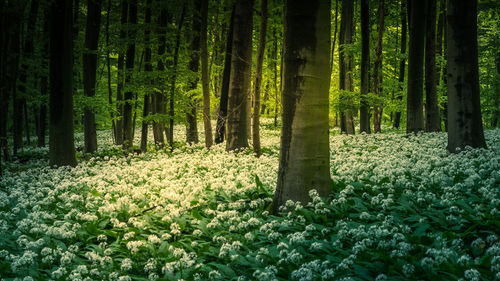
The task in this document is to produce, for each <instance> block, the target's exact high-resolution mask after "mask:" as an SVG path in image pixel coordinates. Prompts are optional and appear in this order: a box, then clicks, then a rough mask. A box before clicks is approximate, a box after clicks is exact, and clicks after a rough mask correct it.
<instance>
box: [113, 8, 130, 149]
mask: <svg viewBox="0 0 500 281" xmlns="http://www.w3.org/2000/svg"><path fill="white" fill-rule="evenodd" d="M121 9H122V12H121V27H120V44H121V46H124V45H125V43H126V38H127V32H126V30H125V26H126V25H127V17H128V0H122V3H121ZM124 66H125V54H124V53H123V51H122V50H121V49H120V52H119V53H118V65H117V67H118V79H117V80H118V82H117V84H116V117H117V119H116V144H117V145H122V144H123V93H122V90H123V82H124V72H125V69H124Z"/></svg>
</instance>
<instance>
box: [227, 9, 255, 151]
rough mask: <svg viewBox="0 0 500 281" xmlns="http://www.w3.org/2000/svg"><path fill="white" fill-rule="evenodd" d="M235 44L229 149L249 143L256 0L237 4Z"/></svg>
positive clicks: (229, 114)
mask: <svg viewBox="0 0 500 281" xmlns="http://www.w3.org/2000/svg"><path fill="white" fill-rule="evenodd" d="M234 9H235V11H234V26H233V29H234V30H233V47H232V56H231V74H230V83H229V103H228V116H227V141H226V150H228V151H230V150H235V149H238V148H242V147H248V135H247V134H248V126H249V125H250V124H248V116H247V115H248V114H249V112H248V111H247V109H248V108H247V102H248V95H249V94H250V82H251V81H250V79H251V74H252V72H251V67H252V29H253V19H252V16H253V13H251V12H249V11H253V0H240V1H237V2H236V4H235V7H234Z"/></svg>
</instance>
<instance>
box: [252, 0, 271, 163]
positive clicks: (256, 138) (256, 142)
mask: <svg viewBox="0 0 500 281" xmlns="http://www.w3.org/2000/svg"><path fill="white" fill-rule="evenodd" d="M261 9H262V10H261V15H260V17H261V18H260V34H259V47H258V49H257V65H256V67H255V82H254V91H253V92H254V99H255V103H254V107H253V108H254V109H253V123H252V135H253V136H252V140H253V151H254V153H255V155H256V156H257V157H260V154H261V152H260V132H259V126H260V112H259V109H260V88H261V84H262V63H263V62H264V50H265V49H266V33H267V0H262V1H261Z"/></svg>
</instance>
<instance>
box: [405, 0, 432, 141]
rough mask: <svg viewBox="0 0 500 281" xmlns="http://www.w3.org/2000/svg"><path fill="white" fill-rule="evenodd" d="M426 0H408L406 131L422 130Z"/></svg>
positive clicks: (415, 131)
mask: <svg viewBox="0 0 500 281" xmlns="http://www.w3.org/2000/svg"><path fill="white" fill-rule="evenodd" d="M427 3H428V0H420V1H418V0H410V5H411V6H410V44H409V45H410V47H409V55H408V97H407V103H406V115H407V116H406V133H408V134H409V133H417V132H419V131H423V130H424V115H423V100H422V97H423V82H424V81H423V72H424V71H423V65H424V42H425V23H426V16H427V15H426V14H427Z"/></svg>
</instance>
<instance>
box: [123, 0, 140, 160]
mask: <svg viewBox="0 0 500 281" xmlns="http://www.w3.org/2000/svg"><path fill="white" fill-rule="evenodd" d="M128 19H129V20H128V23H129V24H130V25H136V24H137V0H131V1H130V2H129V11H128ZM127 38H128V46H127V60H126V65H125V68H126V72H125V84H126V85H127V84H128V83H130V82H131V79H132V72H133V71H134V61H135V30H134V28H133V27H132V28H131V29H130V30H129V32H128V36H127ZM123 98H124V105H123V149H124V150H130V149H131V148H132V145H133V138H134V135H133V129H134V128H133V127H134V125H135V124H133V122H132V102H133V99H134V93H133V92H132V90H131V89H130V88H129V89H128V90H127V92H125V95H124V96H123Z"/></svg>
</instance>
